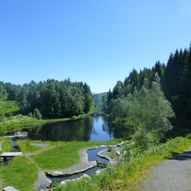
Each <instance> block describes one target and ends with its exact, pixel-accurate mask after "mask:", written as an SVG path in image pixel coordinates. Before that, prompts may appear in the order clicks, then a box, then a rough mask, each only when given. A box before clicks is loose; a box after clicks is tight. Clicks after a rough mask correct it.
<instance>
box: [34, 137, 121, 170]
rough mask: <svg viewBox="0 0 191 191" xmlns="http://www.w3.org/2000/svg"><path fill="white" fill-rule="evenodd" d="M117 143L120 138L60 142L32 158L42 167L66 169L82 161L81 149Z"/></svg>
mask: <svg viewBox="0 0 191 191" xmlns="http://www.w3.org/2000/svg"><path fill="white" fill-rule="evenodd" d="M116 143H118V140H113V141H110V142H58V143H56V145H52V147H50V149H45V150H44V151H42V152H41V153H39V154H37V155H35V156H34V157H32V158H33V159H34V161H35V162H36V163H37V164H38V166H39V167H40V168H41V169H46V170H56V169H64V168H68V167H70V166H72V165H74V164H75V163H78V162H79V161H80V155H79V152H80V150H82V149H85V148H90V147H94V146H100V145H111V144H116ZM54 144H55V143H54ZM60 159H62V160H60Z"/></svg>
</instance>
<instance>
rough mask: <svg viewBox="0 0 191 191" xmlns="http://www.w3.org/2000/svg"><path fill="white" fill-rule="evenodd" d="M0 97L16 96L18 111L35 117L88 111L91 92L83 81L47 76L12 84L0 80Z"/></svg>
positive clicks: (49, 116) (54, 116)
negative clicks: (49, 77) (40, 79)
mask: <svg viewBox="0 0 191 191" xmlns="http://www.w3.org/2000/svg"><path fill="white" fill-rule="evenodd" d="M0 92H1V94H0V99H6V98H7V99H9V100H17V101H18V102H19V105H20V108H21V113H22V114H25V115H26V114H27V115H29V116H34V117H37V118H41V117H43V118H56V117H71V116H74V115H79V114H83V113H88V112H90V111H91V109H92V107H93V105H94V104H93V96H92V93H91V90H90V87H89V86H88V85H87V84H86V83H82V82H71V81H70V80H69V79H68V80H64V81H57V80H47V81H44V82H39V83H36V82H34V81H31V82H30V83H29V84H24V85H14V84H11V83H3V82H0Z"/></svg>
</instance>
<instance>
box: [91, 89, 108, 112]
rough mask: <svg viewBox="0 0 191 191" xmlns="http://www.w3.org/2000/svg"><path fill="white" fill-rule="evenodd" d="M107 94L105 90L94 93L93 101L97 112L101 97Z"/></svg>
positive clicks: (100, 104)
mask: <svg viewBox="0 0 191 191" xmlns="http://www.w3.org/2000/svg"><path fill="white" fill-rule="evenodd" d="M106 95H107V92H103V93H99V94H94V101H95V105H96V107H97V111H98V113H100V112H101V108H102V98H103V97H104V96H106Z"/></svg>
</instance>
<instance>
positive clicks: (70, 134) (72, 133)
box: [28, 116, 116, 141]
mask: <svg viewBox="0 0 191 191" xmlns="http://www.w3.org/2000/svg"><path fill="white" fill-rule="evenodd" d="M28 132H29V138H31V139H40V140H43V141H45V140H50V141H59V140H60V141H108V140H111V139H113V138H114V137H116V136H115V135H114V134H115V133H114V132H113V131H112V127H111V126H109V125H108V121H107V119H106V118H104V117H102V116H94V117H93V116H92V117H88V118H85V119H81V120H76V121H68V122H58V123H52V124H46V125H44V126H42V127H39V128H34V129H30V130H28Z"/></svg>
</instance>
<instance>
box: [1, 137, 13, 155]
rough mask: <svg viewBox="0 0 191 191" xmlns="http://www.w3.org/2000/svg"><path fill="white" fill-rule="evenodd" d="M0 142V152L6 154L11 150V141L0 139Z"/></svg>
mask: <svg viewBox="0 0 191 191" xmlns="http://www.w3.org/2000/svg"><path fill="white" fill-rule="evenodd" d="M0 142H1V147H2V150H1V152H8V151H10V150H11V148H12V143H11V140H10V139H9V138H6V137H0Z"/></svg>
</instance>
